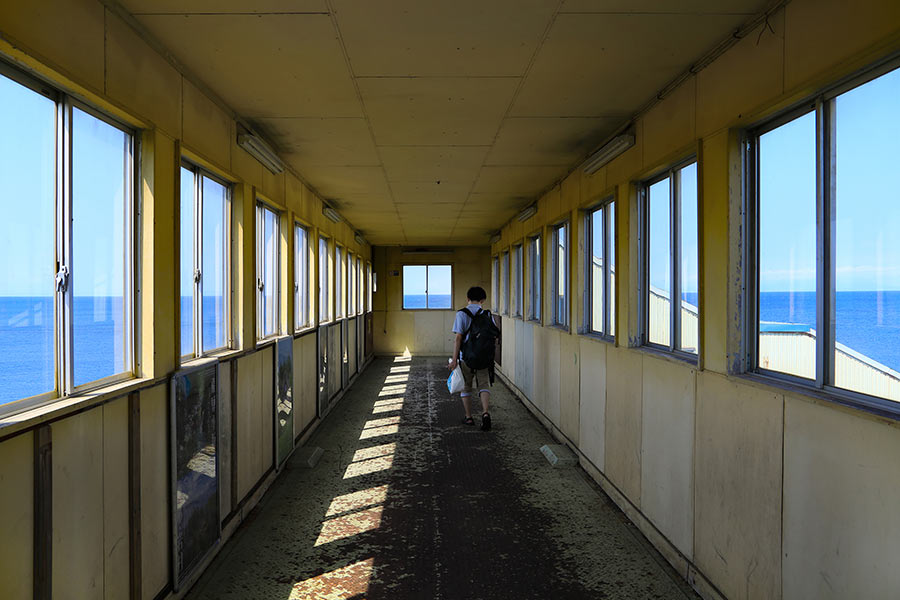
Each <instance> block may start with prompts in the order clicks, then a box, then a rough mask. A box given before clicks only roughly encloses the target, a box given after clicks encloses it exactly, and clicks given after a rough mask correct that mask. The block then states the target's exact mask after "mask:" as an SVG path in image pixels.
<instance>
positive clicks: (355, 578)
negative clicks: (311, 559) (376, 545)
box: [288, 557, 375, 600]
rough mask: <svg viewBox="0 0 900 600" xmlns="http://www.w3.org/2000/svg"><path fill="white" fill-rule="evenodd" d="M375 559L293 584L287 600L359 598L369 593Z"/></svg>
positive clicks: (344, 599) (343, 599)
mask: <svg viewBox="0 0 900 600" xmlns="http://www.w3.org/2000/svg"><path fill="white" fill-rule="evenodd" d="M374 566H375V558H374V557H373V558H370V559H368V560H362V561H359V562H355V563H353V564H350V565H347V566H346V567H341V568H340V569H335V570H334V571H329V572H328V573H322V574H321V575H317V576H316V577H310V578H309V579H307V580H305V581H300V582H298V583H295V584H294V587H293V589H292V590H291V595H290V597H289V598H288V600H310V599H312V598H315V599H316V600H350V599H351V598H354V599H355V598H361V597H363V596H364V595H365V594H366V593H368V591H369V581H370V580H371V579H372V571H373V569H374Z"/></svg>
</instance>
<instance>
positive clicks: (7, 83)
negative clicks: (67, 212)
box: [0, 76, 56, 405]
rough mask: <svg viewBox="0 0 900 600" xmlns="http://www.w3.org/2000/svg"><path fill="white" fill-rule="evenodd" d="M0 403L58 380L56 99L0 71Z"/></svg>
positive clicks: (44, 389)
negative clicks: (55, 332) (0, 252)
mask: <svg viewBox="0 0 900 600" xmlns="http://www.w3.org/2000/svg"><path fill="white" fill-rule="evenodd" d="M0 106H3V107H4V110H2V111H0V131H2V132H3V135H2V136H0V206H3V211H4V215H3V219H0V239H2V240H3V258H2V260H0V381H2V384H0V405H2V404H6V403H8V402H13V401H15V400H20V399H22V398H27V397H29V396H36V395H37V394H43V393H45V392H50V391H53V390H54V389H55V387H56V385H55V368H54V350H53V348H54V336H53V322H54V321H53V318H54V315H53V296H54V290H55V287H54V275H55V272H54V253H53V249H54V246H55V237H54V223H55V215H54V198H55V189H54V184H55V175H54V172H55V168H56V166H55V155H54V152H55V149H56V131H55V127H56V105H55V103H54V102H53V101H52V100H50V99H48V98H45V97H44V96H41V95H39V94H36V93H35V92H33V91H31V90H29V89H27V88H25V87H23V86H21V85H19V84H18V83H15V82H14V81H12V80H10V79H7V78H6V77H3V76H0Z"/></svg>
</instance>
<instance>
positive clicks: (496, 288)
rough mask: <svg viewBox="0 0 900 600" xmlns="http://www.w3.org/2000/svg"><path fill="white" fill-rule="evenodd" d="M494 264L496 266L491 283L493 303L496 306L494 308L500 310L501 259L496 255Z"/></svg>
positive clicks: (492, 272)
mask: <svg viewBox="0 0 900 600" xmlns="http://www.w3.org/2000/svg"><path fill="white" fill-rule="evenodd" d="M492 262H493V266H494V268H493V269H492V270H491V283H492V284H493V285H492V287H491V304H492V305H493V306H494V307H495V308H494V310H495V311H497V312H499V311H500V259H499V258H497V257H496V256H495V257H494V260H493V261H492Z"/></svg>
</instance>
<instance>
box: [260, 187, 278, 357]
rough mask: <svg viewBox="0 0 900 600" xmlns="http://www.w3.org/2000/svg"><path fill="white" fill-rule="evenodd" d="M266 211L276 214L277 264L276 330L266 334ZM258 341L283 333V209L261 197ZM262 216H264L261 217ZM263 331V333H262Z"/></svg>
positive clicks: (265, 340)
mask: <svg viewBox="0 0 900 600" xmlns="http://www.w3.org/2000/svg"><path fill="white" fill-rule="evenodd" d="M265 211H269V212H271V213H272V214H273V215H275V232H274V237H275V255H274V256H273V257H272V259H273V264H274V266H275V270H274V272H275V315H274V317H273V318H274V322H275V331H274V332H272V333H270V334H269V335H265V334H264V331H265V323H264V317H263V312H262V311H261V310H260V306H261V305H262V304H263V303H264V302H265V288H264V284H265V282H264V281H263V280H262V278H261V275H262V274H263V271H264V269H265V263H264V262H263V261H264V260H265ZM255 214H256V343H257V345H258V344H261V343H265V342H268V341H269V340H272V339H275V338H277V337H278V336H280V335H281V334H282V319H281V317H282V314H281V294H282V292H283V289H284V282H282V281H281V234H282V223H281V220H282V216H283V211H281V210H280V209H279V208H277V207H275V206H273V205H272V204H270V203H268V202H266V200H264V199H263V198H261V197H257V198H256V213H255ZM260 217H262V218H260ZM261 333H263V335H260V334H261Z"/></svg>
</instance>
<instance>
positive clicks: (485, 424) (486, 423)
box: [481, 413, 491, 431]
mask: <svg viewBox="0 0 900 600" xmlns="http://www.w3.org/2000/svg"><path fill="white" fill-rule="evenodd" d="M481 430H482V431H490V430H491V415H489V414H488V413H484V414H483V415H481Z"/></svg>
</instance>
